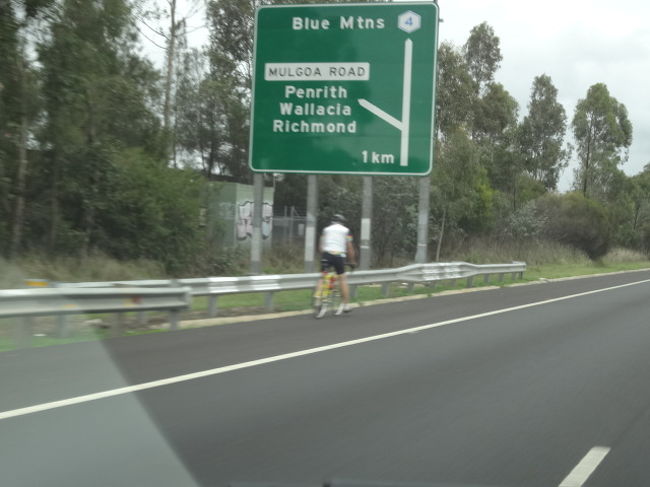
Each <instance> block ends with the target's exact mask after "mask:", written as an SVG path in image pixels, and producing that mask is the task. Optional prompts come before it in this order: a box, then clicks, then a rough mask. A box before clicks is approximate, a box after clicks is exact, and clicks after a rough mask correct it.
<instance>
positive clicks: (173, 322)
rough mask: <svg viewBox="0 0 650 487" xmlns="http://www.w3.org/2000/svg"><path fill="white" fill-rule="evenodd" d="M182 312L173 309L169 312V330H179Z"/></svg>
mask: <svg viewBox="0 0 650 487" xmlns="http://www.w3.org/2000/svg"><path fill="white" fill-rule="evenodd" d="M180 314H181V313H180V311H178V310H177V309H173V310H171V311H170V312H169V329H170V330H178V323H179V318H180Z"/></svg>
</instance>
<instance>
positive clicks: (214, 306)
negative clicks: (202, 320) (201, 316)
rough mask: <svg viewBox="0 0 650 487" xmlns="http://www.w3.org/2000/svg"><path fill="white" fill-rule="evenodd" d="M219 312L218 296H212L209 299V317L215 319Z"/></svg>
mask: <svg viewBox="0 0 650 487" xmlns="http://www.w3.org/2000/svg"><path fill="white" fill-rule="evenodd" d="M218 312H219V308H218V303H217V296H210V297H209V298H208V316H209V317H210V318H214V317H215V316H217V313H218Z"/></svg>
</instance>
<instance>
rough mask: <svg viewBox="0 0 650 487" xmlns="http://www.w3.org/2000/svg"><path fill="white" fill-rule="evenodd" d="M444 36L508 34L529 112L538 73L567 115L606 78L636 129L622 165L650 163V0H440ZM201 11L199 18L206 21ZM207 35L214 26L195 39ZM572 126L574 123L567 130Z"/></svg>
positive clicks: (512, 81) (523, 106) (511, 73)
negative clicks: (483, 30) (479, 31)
mask: <svg viewBox="0 0 650 487" xmlns="http://www.w3.org/2000/svg"><path fill="white" fill-rule="evenodd" d="M438 3H439V5H440V17H441V18H442V19H443V22H442V23H441V24H440V36H439V37H440V38H439V40H440V41H441V42H442V41H450V42H452V43H454V44H456V45H457V46H461V45H463V44H464V43H465V41H466V40H467V37H468V36H469V32H470V30H471V29H472V27H474V26H475V25H478V24H480V23H481V22H484V21H485V22H487V23H488V24H490V26H492V28H493V29H494V31H495V34H496V35H497V36H498V37H499V39H500V41H501V54H502V55H503V61H502V62H501V68H500V69H499V71H498V72H497V73H496V80H497V81H498V82H500V83H502V84H503V85H504V86H505V88H506V89H507V90H508V91H509V92H510V94H511V95H512V96H513V97H514V98H515V99H516V100H517V101H518V102H519V116H520V118H522V117H523V116H524V115H525V114H526V113H527V111H528V100H529V98H530V90H531V87H532V82H533V79H534V78H535V76H538V75H540V74H547V75H549V76H550V77H551V79H552V80H553V83H554V84H555V87H556V88H557V89H558V99H559V101H560V103H562V104H563V105H564V109H565V110H566V114H567V121H568V124H570V122H571V119H572V118H573V112H574V110H575V106H576V103H577V102H578V100H579V99H580V98H584V97H585V96H586V93H587V90H588V89H589V87H590V86H591V85H593V84H595V83H605V84H606V85H607V87H608V88H609V91H610V94H611V95H612V96H613V97H615V98H616V99H617V100H618V101H619V102H622V103H624V104H625V106H626V107H627V109H628V113H629V118H630V120H631V122H632V126H633V129H634V133H633V141H632V146H631V148H630V157H629V161H628V162H627V163H625V165H624V166H623V167H622V169H623V170H624V171H625V173H626V174H628V175H633V174H637V173H639V172H640V171H642V170H643V166H644V165H645V164H647V163H650V96H649V93H650V2H647V1H642V0H617V1H604V0H546V1H544V2H527V1H524V0H438ZM200 17H201V14H199V15H196V16H194V17H193V19H192V22H191V23H192V24H195V25H196V24H200V23H203V22H204V20H203V19H201V18H200ZM205 42H207V32H205V29H200V30H198V31H195V32H194V33H193V34H192V38H191V44H193V45H197V44H202V43H205ZM568 133H570V127H569V130H568ZM574 167H575V157H574V158H573V160H572V161H571V164H570V166H569V168H567V169H566V170H565V171H564V173H563V174H562V175H561V180H560V188H559V189H560V190H561V191H566V190H568V189H570V186H571V184H572V182H573V168H574Z"/></svg>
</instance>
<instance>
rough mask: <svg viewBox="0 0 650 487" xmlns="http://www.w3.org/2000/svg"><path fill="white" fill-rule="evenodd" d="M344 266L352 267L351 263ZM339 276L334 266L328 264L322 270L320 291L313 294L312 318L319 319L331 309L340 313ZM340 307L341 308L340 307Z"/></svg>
mask: <svg viewBox="0 0 650 487" xmlns="http://www.w3.org/2000/svg"><path fill="white" fill-rule="evenodd" d="M345 265H346V267H349V268H350V269H353V268H354V267H353V266H352V265H351V264H347V263H346V264H345ZM339 280H340V278H339V276H338V274H337V273H336V270H335V269H334V267H332V266H329V267H328V269H327V270H326V271H323V279H322V284H321V287H320V291H319V292H318V293H317V294H315V295H314V318H316V319H319V318H322V317H323V316H325V315H326V314H327V312H328V311H330V310H332V311H333V312H334V314H337V315H338V314H341V310H340V307H341V304H342V299H341V286H340V285H339V282H338V281H339ZM341 309H342V308H341Z"/></svg>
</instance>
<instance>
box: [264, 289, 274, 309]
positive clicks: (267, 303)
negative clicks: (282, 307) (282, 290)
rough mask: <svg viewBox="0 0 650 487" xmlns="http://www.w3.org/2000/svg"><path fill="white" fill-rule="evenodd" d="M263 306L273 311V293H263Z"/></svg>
mask: <svg viewBox="0 0 650 487" xmlns="http://www.w3.org/2000/svg"><path fill="white" fill-rule="evenodd" d="M264 307H265V308H266V310H267V311H273V293H266V294H264Z"/></svg>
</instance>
